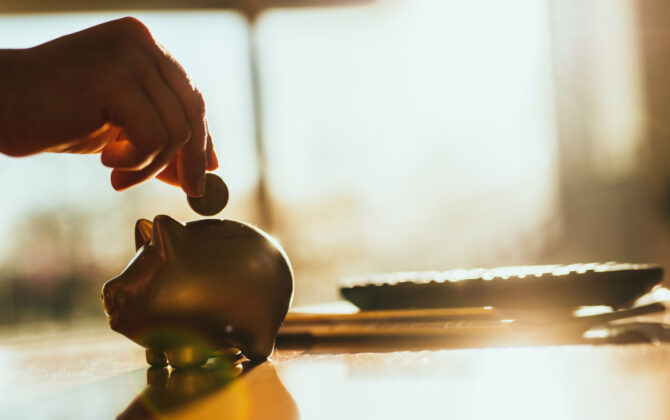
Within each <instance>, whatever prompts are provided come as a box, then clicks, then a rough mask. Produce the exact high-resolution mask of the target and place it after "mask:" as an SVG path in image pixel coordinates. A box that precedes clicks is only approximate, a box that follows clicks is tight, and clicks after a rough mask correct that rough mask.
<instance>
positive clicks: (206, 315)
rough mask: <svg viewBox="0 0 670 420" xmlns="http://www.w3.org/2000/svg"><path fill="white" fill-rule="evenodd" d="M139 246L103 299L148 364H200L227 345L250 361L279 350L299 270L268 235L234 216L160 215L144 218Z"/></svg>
mask: <svg viewBox="0 0 670 420" xmlns="http://www.w3.org/2000/svg"><path fill="white" fill-rule="evenodd" d="M135 244H136V248H137V250H138V252H137V254H136V256H135V258H134V259H133V260H132V261H131V262H130V264H129V265H128V266H127V267H126V269H125V270H124V271H123V272H122V273H121V274H120V275H119V276H117V277H115V278H113V279H111V280H109V281H108V282H107V283H105V285H104V286H103V290H102V300H103V307H104V309H105V312H106V313H107V316H108V319H109V324H110V326H111V328H112V329H113V330H114V331H117V332H119V333H121V334H123V335H125V336H126V337H128V338H129V339H131V340H133V341H134V342H136V343H137V344H139V345H141V346H143V347H145V348H146V349H147V362H148V363H149V364H151V365H165V364H166V363H167V362H169V363H170V365H171V366H172V367H175V368H180V367H191V366H199V365H202V364H204V363H205V362H206V361H207V359H208V358H209V357H210V356H212V355H213V354H216V352H217V351H221V350H222V349H228V348H236V349H239V350H241V351H242V353H243V354H244V355H245V356H246V357H247V358H249V359H251V360H263V359H265V358H267V357H268V356H269V355H270V354H271V353H272V351H273V348H274V340H275V336H276V334H277V330H278V329H279V326H280V325H281V323H282V321H283V320H284V317H285V316H286V313H287V311H288V308H289V305H290V303H291V299H292V297H293V273H292V270H291V266H290V264H289V261H288V259H287V257H286V255H285V254H284V251H283V250H282V249H281V247H280V246H279V245H278V244H277V243H276V242H275V241H274V240H273V239H272V238H271V237H270V236H269V235H267V234H266V233H264V232H263V231H261V230H260V229H258V228H256V227H253V226H251V225H248V224H244V223H240V222H236V221H232V220H214V219H208V220H198V221H194V222H189V223H187V224H186V225H183V224H181V223H179V222H178V221H176V220H174V219H172V218H171V217H169V216H157V217H156V218H155V219H154V221H153V223H152V222H150V221H149V220H144V219H142V220H139V221H138V222H137V224H136V226H135Z"/></svg>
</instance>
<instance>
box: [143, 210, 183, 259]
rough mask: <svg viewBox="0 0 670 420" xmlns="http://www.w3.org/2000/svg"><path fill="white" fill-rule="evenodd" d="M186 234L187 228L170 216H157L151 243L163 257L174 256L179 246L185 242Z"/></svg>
mask: <svg viewBox="0 0 670 420" xmlns="http://www.w3.org/2000/svg"><path fill="white" fill-rule="evenodd" d="M184 232H185V226H184V225H182V224H181V223H179V222H178V221H176V220H174V219H173V218H171V217H170V216H165V215H160V216H156V218H155V219H154V223H153V235H152V238H151V243H152V244H153V245H154V246H155V247H156V249H158V251H159V252H160V253H161V254H163V256H167V255H174V254H175V251H176V249H177V247H178V246H179V244H180V243H181V242H183V239H184V238H183V235H184Z"/></svg>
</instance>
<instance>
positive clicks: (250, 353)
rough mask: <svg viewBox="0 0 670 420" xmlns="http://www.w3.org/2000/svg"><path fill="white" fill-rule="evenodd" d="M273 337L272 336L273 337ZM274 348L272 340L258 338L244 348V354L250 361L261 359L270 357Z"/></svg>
mask: <svg viewBox="0 0 670 420" xmlns="http://www.w3.org/2000/svg"><path fill="white" fill-rule="evenodd" d="M273 338H274V337H273ZM264 341H265V342H264ZM274 348H275V344H274V339H273V340H267V341H266V340H258V341H255V342H253V343H252V344H251V345H250V346H248V347H247V348H246V351H245V352H244V355H245V356H246V357H247V358H248V359H249V360H251V361H254V362H256V361H263V360H265V359H267V358H268V357H270V355H271V354H272V351H273V350H274Z"/></svg>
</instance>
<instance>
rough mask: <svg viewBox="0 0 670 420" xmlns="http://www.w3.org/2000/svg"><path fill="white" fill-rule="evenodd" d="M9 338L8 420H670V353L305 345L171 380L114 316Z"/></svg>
mask: <svg viewBox="0 0 670 420" xmlns="http://www.w3.org/2000/svg"><path fill="white" fill-rule="evenodd" d="M0 339H1V341H0V367H1V368H2V376H1V377H0V378H1V379H0V418H3V419H4V418H8V419H10V418H11V419H13V418H21V419H26V418H29V419H32V418H35V419H49V418H58V419H78V418H91V419H105V418H116V417H117V416H119V417H120V418H152V417H155V418H223V419H298V418H300V419H395V418H397V419H414V418H416V419H433V418H435V419H447V418H457V419H471V418H472V419H480V418H487V419H492V418H495V419H499V418H514V419H519V418H529V419H539V418H541V419H581V418H584V419H587V418H588V419H608V420H611V419H668V418H670V344H660V345H654V344H626V345H610V344H607V345H547V346H516V347H485V348H448V347H447V346H445V345H438V346H426V347H425V348H423V349H421V348H417V346H412V345H408V346H406V347H405V348H403V346H402V345H397V344H396V345H394V346H388V347H386V348H385V347H384V346H380V345H376V346H370V347H369V348H366V347H365V346H360V345H359V346H357V347H356V348H352V349H351V350H349V351H347V349H346V346H343V345H342V344H340V345H339V346H338V347H337V348H335V347H333V348H332V349H331V350H329V346H327V345H326V346H320V347H316V348H311V349H310V348H301V347H300V346H299V345H294V346H291V347H292V348H287V347H284V348H279V349H278V350H277V351H276V352H275V354H274V356H273V358H272V360H271V361H268V362H265V363H262V364H260V365H258V366H255V367H251V368H250V367H249V366H247V367H246V368H245V371H244V373H242V374H240V375H239V376H237V374H238V373H239V372H238V371H237V370H235V369H234V368H230V367H229V368H228V369H223V370H221V369H220V370H212V369H200V370H198V371H195V372H193V373H189V374H181V375H176V376H174V372H173V377H170V378H169V379H168V377H167V371H160V370H159V371H152V372H147V366H146V364H145V362H144V356H143V352H142V349H141V348H139V347H138V346H136V345H134V344H133V343H132V342H130V341H128V340H126V339H125V338H124V337H122V336H120V335H118V334H116V333H113V332H112V331H110V330H109V329H107V327H106V326H105V325H104V320H99V321H95V322H91V323H85V324H76V325H72V326H69V327H67V326H63V325H56V326H49V327H43V328H42V330H40V331H34V332H33V331H31V330H26V329H25V328H24V329H22V330H19V331H11V330H8V331H4V333H2V335H0ZM222 371H223V372H224V374H223V375H221V374H218V376H217V375H216V374H213V373H212V372H219V373H220V372H222ZM148 373H149V375H148ZM147 377H149V379H150V381H149V382H150V384H148V383H147ZM228 377H230V378H233V379H230V378H228Z"/></svg>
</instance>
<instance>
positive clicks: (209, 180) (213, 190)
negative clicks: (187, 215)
mask: <svg viewBox="0 0 670 420" xmlns="http://www.w3.org/2000/svg"><path fill="white" fill-rule="evenodd" d="M226 204H228V187H227V186H226V183H225V182H223V180H222V179H221V178H219V177H218V176H217V175H214V174H213V173H208V174H207V175H206V176H205V195H203V196H202V197H188V205H189V206H191V208H192V209H193V211H194V212H196V213H198V214H199V215H201V216H213V215H215V214H217V213H218V212H220V211H221V210H223V208H224V207H226Z"/></svg>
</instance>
